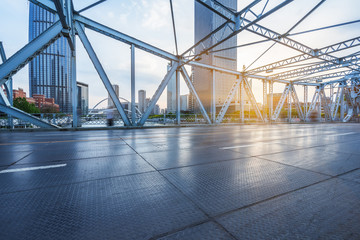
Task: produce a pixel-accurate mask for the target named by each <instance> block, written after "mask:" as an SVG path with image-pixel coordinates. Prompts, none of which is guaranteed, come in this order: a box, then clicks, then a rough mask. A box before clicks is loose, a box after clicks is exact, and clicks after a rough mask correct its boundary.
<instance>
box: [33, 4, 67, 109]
mask: <svg viewBox="0 0 360 240" xmlns="http://www.w3.org/2000/svg"><path fill="white" fill-rule="evenodd" d="M54 21H55V15H54V14H52V13H50V12H48V11H46V10H45V9H43V8H41V7H39V6H37V5H35V4H33V3H31V2H30V14H29V41H31V40H33V39H34V38H36V37H37V36H38V35H40V34H41V33H42V32H43V31H45V30H46V29H47V28H49V27H50V26H51V25H52V24H53V23H54ZM70 56H71V50H70V48H69V46H68V43H67V40H66V38H64V37H61V38H59V39H58V40H56V41H55V42H54V43H53V44H51V45H50V46H49V47H48V48H47V49H45V50H44V51H43V52H42V53H40V54H39V55H38V56H37V57H36V58H34V59H33V60H32V61H31V62H30V65H29V85H30V88H29V90H30V96H32V95H33V94H43V95H45V97H46V98H54V99H55V103H56V104H59V106H60V111H61V112H64V113H70V112H71V111H72V107H71V91H70V78H71V74H70V67H71V65H70Z"/></svg>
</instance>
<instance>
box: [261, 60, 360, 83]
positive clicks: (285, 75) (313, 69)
mask: <svg viewBox="0 0 360 240" xmlns="http://www.w3.org/2000/svg"><path fill="white" fill-rule="evenodd" d="M359 63H360V54H359V55H355V56H350V57H345V58H342V60H341V61H340V63H339V64H337V63H336V64H335V63H332V62H323V63H319V64H314V65H311V66H307V67H302V68H297V69H294V70H290V71H286V72H282V73H278V74H273V75H270V76H268V77H270V78H276V79H284V80H289V79H290V78H294V77H299V76H305V75H306V76H308V75H310V74H314V73H318V72H324V71H329V70H333V69H338V68H343V67H348V66H353V67H354V68H356V69H359V70H360V67H359V66H357V64H359ZM299 81H301V80H293V81H292V82H299Z"/></svg>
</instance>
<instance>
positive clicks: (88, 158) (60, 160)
mask: <svg viewBox="0 0 360 240" xmlns="http://www.w3.org/2000/svg"><path fill="white" fill-rule="evenodd" d="M30 154H31V153H30ZM30 154H28V155H27V156H29V155H30ZM135 154H136V153H126V154H119V155H109V156H97V157H87V158H72V159H56V160H53V161H51V160H50V161H43V162H32V163H31V162H30V163H18V164H16V165H17V166H19V165H34V164H39V163H55V162H71V161H84V160H91V159H95V158H104V157H120V156H128V155H135ZM27 156H25V157H27ZM25 157H24V158H25ZM24 158H22V159H24ZM22 159H21V160H22ZM19 161H20V160H18V161H17V162H19ZM14 164H15V163H13V164H11V165H10V166H13V165H14ZM10 166H8V167H10ZM0 167H1V165H0Z"/></svg>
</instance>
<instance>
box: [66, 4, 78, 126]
mask: <svg viewBox="0 0 360 240" xmlns="http://www.w3.org/2000/svg"><path fill="white" fill-rule="evenodd" d="M71 4H72V1H70V0H68V1H67V10H68V11H67V14H66V15H67V18H68V21H69V22H68V24H70V27H71V32H70V34H71V42H72V45H73V49H72V50H71V68H70V69H71V98H72V112H73V124H72V127H73V128H75V127H81V121H79V116H78V107H79V106H78V94H79V93H78V88H77V82H76V46H75V44H76V36H75V26H74V22H73V21H72V11H70V10H71V8H72V6H71ZM70 15H71V16H70ZM69 41H70V40H69Z"/></svg>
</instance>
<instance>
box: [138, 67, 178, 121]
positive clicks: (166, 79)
mask: <svg viewBox="0 0 360 240" xmlns="http://www.w3.org/2000/svg"><path fill="white" fill-rule="evenodd" d="M178 66H179V64H178V63H177V62H173V65H172V66H171V68H170V70H169V71H168V72H167V73H166V75H165V77H164V79H163V80H162V81H161V83H160V85H159V87H158V89H157V90H156V92H155V94H154V95H153V97H152V98H151V100H150V103H149V107H148V108H147V109H146V111H145V112H144V114H143V115H142V117H141V119H140V120H139V122H138V123H137V125H139V126H143V125H144V124H145V122H146V119H148V117H149V115H150V113H151V111H152V110H153V109H154V107H155V104H156V103H157V101H158V100H159V98H160V96H161V94H162V92H163V91H164V89H165V87H166V86H167V85H168V83H169V81H170V80H171V78H172V76H173V75H174V73H175V71H176V69H177V67H178Z"/></svg>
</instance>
